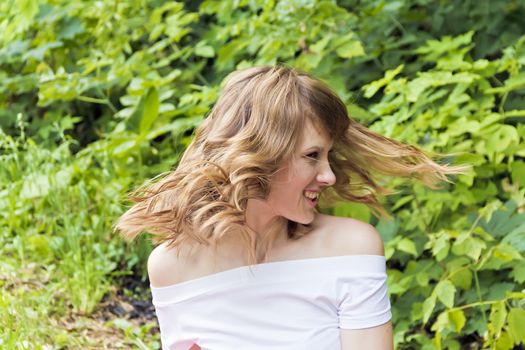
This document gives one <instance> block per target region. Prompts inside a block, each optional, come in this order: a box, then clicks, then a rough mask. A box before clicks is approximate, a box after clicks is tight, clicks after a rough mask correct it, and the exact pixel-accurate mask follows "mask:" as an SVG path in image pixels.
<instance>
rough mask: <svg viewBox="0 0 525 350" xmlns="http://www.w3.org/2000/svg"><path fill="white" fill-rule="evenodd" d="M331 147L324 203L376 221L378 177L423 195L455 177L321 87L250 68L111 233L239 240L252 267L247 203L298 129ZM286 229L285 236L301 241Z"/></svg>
mask: <svg viewBox="0 0 525 350" xmlns="http://www.w3.org/2000/svg"><path fill="white" fill-rule="evenodd" d="M307 121H312V122H314V124H315V125H317V126H321V127H322V128H324V130H325V131H326V132H327V133H328V135H329V136H330V138H331V139H332V140H333V142H334V145H333V151H332V152H331V154H330V159H329V160H330V163H331V167H332V169H333V171H334V174H335V175H336V183H335V185H334V186H333V187H332V188H331V189H330V190H329V191H325V192H326V193H325V194H324V196H323V200H330V201H333V200H341V199H342V200H348V201H354V202H359V203H364V204H366V205H368V206H370V207H371V208H372V210H373V211H374V212H375V213H376V214H379V215H384V214H385V211H384V210H383V208H382V207H381V205H380V203H379V201H378V199H379V197H380V196H381V195H384V194H388V193H389V190H387V189H386V188H384V187H383V186H381V185H380V184H379V183H378V180H377V179H378V176H382V175H387V176H403V177H414V178H417V179H419V180H421V181H423V182H424V183H425V184H426V185H428V186H430V187H436V186H437V184H439V183H440V182H442V181H448V180H447V177H446V175H447V174H455V173H458V172H461V171H462V170H463V168H462V167H451V166H447V165H439V164H437V163H436V162H434V161H433V160H432V159H430V158H429V156H427V155H426V154H425V153H424V152H422V151H421V150H419V149H418V148H416V147H414V146H410V145H405V144H402V143H400V142H397V141H395V140H392V139H389V138H387V137H384V136H381V135H379V134H377V133H375V132H373V131H371V130H369V129H367V128H366V127H364V126H362V125H360V124H359V123H357V122H355V121H354V120H352V119H351V118H350V117H349V116H348V113H347V110H346V106H345V104H344V103H343V102H342V101H341V99H340V98H339V97H338V96H337V95H336V94H335V93H334V92H333V91H332V90H331V89H330V88H329V87H328V86H327V85H325V84H324V83H322V82H321V81H319V80H317V79H315V78H313V77H311V76H310V75H308V74H306V73H304V72H299V71H297V70H295V69H291V68H288V67H283V66H277V67H255V68H249V69H245V70H241V71H237V72H234V73H232V74H231V75H230V76H229V77H228V79H227V82H226V84H225V86H224V88H223V91H222V94H221V96H220V97H219V99H218V101H217V103H216V104H215V106H214V107H213V109H212V110H211V112H210V114H209V116H208V117H207V118H206V119H205V120H204V121H203V123H202V124H201V125H200V127H199V128H198V129H197V131H196V135H195V138H194V139H193V141H192V143H191V144H190V145H189V147H188V148H187V149H186V151H185V153H184V155H183V157H182V158H181V160H180V162H179V165H178V167H177V168H176V169H175V170H173V171H171V172H169V173H167V174H166V175H164V176H162V177H161V178H160V179H157V180H156V181H154V182H153V183H152V184H147V185H146V186H143V187H142V188H139V189H138V190H137V191H135V192H134V193H133V194H132V196H131V198H132V200H133V201H134V202H135V203H136V204H135V205H133V206H132V207H131V208H130V209H129V210H128V211H127V212H126V213H125V214H124V215H122V217H121V218H120V219H119V220H118V223H117V224H116V229H117V230H119V231H120V232H121V233H122V234H123V235H124V236H126V237H128V238H134V237H135V236H137V235H138V234H139V233H141V232H150V233H152V234H154V235H155V236H154V240H155V241H157V242H168V243H169V244H170V245H173V246H177V245H180V244H182V243H183V242H188V241H191V242H198V243H201V244H210V243H216V242H218V241H219V240H220V239H221V238H222V237H224V236H225V235H227V234H229V233H230V232H234V231H235V232H239V233H240V234H241V236H242V237H243V238H244V240H245V242H247V245H248V250H249V252H250V254H249V255H250V257H251V258H252V260H253V258H254V257H255V246H256V240H257V237H256V235H255V234H254V232H253V231H251V230H250V229H248V228H247V226H246V223H245V210H246V205H247V201H248V199H250V198H257V199H264V198H266V196H267V195H268V193H269V190H270V184H271V180H272V176H273V174H274V173H275V172H276V171H277V170H278V169H279V167H280V166H281V164H283V162H284V161H285V160H287V159H289V158H290V157H291V156H292V154H293V152H294V150H295V149H296V148H297V146H298V141H299V140H300V137H301V135H302V130H303V129H304V126H305V123H306V122H307ZM307 232H308V229H307V227H305V226H304V225H299V224H296V223H293V222H289V224H288V235H289V237H290V238H297V237H300V236H302V235H304V234H307Z"/></svg>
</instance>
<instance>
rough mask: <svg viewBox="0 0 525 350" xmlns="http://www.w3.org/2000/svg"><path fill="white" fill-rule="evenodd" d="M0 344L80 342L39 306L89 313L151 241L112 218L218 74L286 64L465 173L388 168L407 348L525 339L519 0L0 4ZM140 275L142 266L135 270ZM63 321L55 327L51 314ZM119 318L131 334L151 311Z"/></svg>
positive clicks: (386, 229) (200, 112) (394, 272)
mask: <svg viewBox="0 0 525 350" xmlns="http://www.w3.org/2000/svg"><path fill="white" fill-rule="evenodd" d="M0 13H2V18H3V20H2V21H0V78H1V79H0V128H1V129H2V130H3V131H2V132H1V133H0V209H2V210H1V211H0V227H1V228H2V229H1V231H0V243H1V244H0V247H1V248H0V253H1V254H2V256H3V259H2V262H1V263H0V285H1V286H2V294H1V295H0V310H2V311H6V312H1V313H0V315H2V316H0V326H1V327H0V329H2V331H0V345H2V347H5V348H28V349H33V348H35V349H38V348H44V347H45V346H46V345H48V346H49V347H51V346H54V347H56V348H61V347H67V346H71V345H73V346H78V347H82V346H84V347H85V346H89V342H88V341H87V340H85V341H83V340H79V339H80V337H78V336H77V337H75V336H73V335H71V334H69V333H68V332H67V331H66V330H65V328H64V327H62V328H61V327H52V326H42V325H43V324H47V320H48V319H51V320H54V321H53V322H55V323H56V320H57V319H60V318H62V317H69V316H70V315H75V316H78V315H89V314H90V313H92V312H93V311H94V310H96V309H97V307H98V305H99V302H100V301H101V300H102V298H103V296H104V295H107V293H108V291H109V288H110V286H111V284H112V283H114V280H113V279H112V277H114V276H116V275H118V274H119V272H118V271H121V272H122V271H124V272H123V273H132V271H133V272H135V273H137V275H138V276H140V277H142V278H144V277H145V273H144V266H145V259H146V256H147V254H148V252H149V249H150V245H149V243H148V242H147V241H144V240H140V241H138V242H137V243H134V244H132V245H128V244H126V243H124V242H123V241H121V240H119V239H118V238H117V237H114V235H113V234H112V225H113V223H114V221H115V219H116V218H117V217H118V216H119V214H120V213H122V211H123V210H124V208H123V207H122V205H121V199H122V198H123V197H124V195H125V193H126V192H127V191H129V190H131V189H132V188H134V187H136V186H137V185H138V184H140V183H142V182H143V181H144V179H147V178H150V177H152V176H154V175H157V174H159V173H161V172H164V171H166V170H169V168H170V167H171V166H174V165H176V163H177V161H178V159H179V157H180V155H181V153H182V152H183V150H184V148H185V147H186V146H187V144H188V142H189V141H190V139H191V132H192V130H193V129H194V127H195V126H196V125H198V124H199V123H200V121H201V120H202V118H203V117H204V116H205V114H206V113H207V111H208V110H209V108H210V106H211V105H212V104H213V103H214V101H215V100H216V98H217V94H218V91H219V89H220V83H221V81H222V80H223V78H224V77H225V76H226V74H228V73H229V72H230V71H232V70H233V69H236V68H241V67H246V66H251V65H254V64H275V63H284V64H288V65H291V66H294V67H298V68H302V69H304V70H306V71H309V72H312V73H313V74H315V75H317V76H319V77H321V78H323V79H325V80H326V81H327V82H328V83H329V84H330V85H331V86H333V87H334V88H335V90H336V91H337V92H338V93H339V94H340V95H341V96H342V98H343V100H344V101H345V103H346V104H347V106H348V110H349V111H350V113H351V115H352V116H353V117H354V118H356V119H358V120H359V121H361V122H362V123H364V124H365V125H367V126H369V127H370V128H372V129H373V130H376V131H378V132H380V133H382V134H384V135H386V136H390V137H393V138H395V139H399V140H401V141H404V142H407V143H410V144H414V145H419V146H420V147H422V148H423V149H425V150H427V151H428V152H431V153H438V154H449V155H450V156H449V157H448V158H445V159H444V161H445V162H451V163H455V164H469V165H471V169H470V170H468V171H467V172H466V174H464V175H460V176H457V177H455V178H453V179H452V180H453V183H451V184H444V185H443V187H442V188H441V189H439V190H437V191H431V190H428V189H426V188H424V187H423V186H422V185H421V184H418V183H406V182H401V181H398V180H393V181H392V185H402V186H401V187H400V188H401V190H400V191H399V192H398V193H397V194H395V195H393V196H391V197H389V198H387V199H385V205H386V206H387V208H388V209H389V210H390V211H391V212H392V214H393V217H394V218H395V219H392V220H385V219H381V220H378V219H377V218H374V217H372V215H371V212H370V210H369V209H368V208H366V207H363V206H362V205H359V204H355V203H348V204H341V205H339V206H337V207H336V208H333V210H332V211H333V213H335V214H337V215H348V216H353V217H356V218H359V219H361V220H365V221H369V222H371V223H373V224H375V225H376V227H377V228H378V230H379V231H380V233H381V234H382V236H383V238H384V240H385V254H386V256H387V258H388V264H389V265H388V266H389V268H388V275H389V290H390V293H391V299H392V306H393V314H394V325H395V332H394V333H395V335H394V338H395V343H396V346H397V348H399V349H441V348H450V349H460V348H466V347H468V345H467V344H468V343H470V342H477V343H478V344H477V345H473V346H477V348H480V347H482V348H484V349H512V348H513V347H516V346H519V344H522V345H525V339H524V336H525V332H524V331H523V324H524V322H525V320H524V318H525V311H524V310H525V309H524V308H525V305H524V300H525V294H524V293H523V290H524V287H525V267H524V266H525V264H524V263H523V256H524V254H525V243H524V242H525V239H524V238H525V224H524V222H525V213H524V212H523V209H524V205H525V187H524V186H525V159H524V158H525V142H524V141H525V140H524V139H525V126H524V124H523V121H524V118H525V102H524V101H525V96H524V94H525V69H524V65H525V37H524V36H523V34H524V33H523V28H525V5H524V4H523V3H522V2H521V1H517V0H516V1H507V0H491V1H489V0H482V1H476V2H465V1H449V2H431V1H423V0H399V1H382V0H372V1H365V2H361V1H353V0H345V1H338V2H335V1H321V0H315V1H301V0H289V1H262V0H238V1H201V2H195V1H191V2H190V1H188V2H174V1H170V2H167V1H161V0H145V1H141V2H134V1H116V0H107V1H92V0H89V1H83V2H70V1H65V0H54V1H46V0H24V1H15V0H8V1H5V2H3V3H1V4H0ZM140 277H139V278H140ZM56 324H58V323H56ZM107 327H110V328H113V329H115V330H120V331H121V332H122V333H123V336H126V337H127V338H129V339H131V341H132V342H133V344H134V345H135V346H136V347H139V348H147V347H148V346H151V347H152V348H156V347H158V341H157V340H156V339H157V338H155V337H152V339H151V341H150V340H148V339H147V338H148V335H149V334H150V328H151V325H146V326H145V327H144V328H140V329H139V328H136V327H135V326H133V325H131V324H130V323H129V322H128V321H126V320H124V319H117V320H115V321H112V322H109V323H108V324H107Z"/></svg>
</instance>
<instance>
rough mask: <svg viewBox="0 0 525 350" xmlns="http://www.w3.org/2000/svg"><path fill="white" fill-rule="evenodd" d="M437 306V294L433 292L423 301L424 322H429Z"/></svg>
mask: <svg viewBox="0 0 525 350" xmlns="http://www.w3.org/2000/svg"><path fill="white" fill-rule="evenodd" d="M435 306H436V294H435V293H432V294H431V295H430V297H428V298H427V299H425V301H424V302H423V323H427V322H428V320H429V319H430V316H431V315H432V311H433V310H434V307H435Z"/></svg>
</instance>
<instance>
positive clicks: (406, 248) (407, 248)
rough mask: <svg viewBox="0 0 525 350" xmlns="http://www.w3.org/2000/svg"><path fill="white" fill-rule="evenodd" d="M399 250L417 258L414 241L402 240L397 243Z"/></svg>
mask: <svg viewBox="0 0 525 350" xmlns="http://www.w3.org/2000/svg"><path fill="white" fill-rule="evenodd" d="M397 249H398V250H401V251H403V252H405V253H408V254H412V255H413V256H416V257H417V249H416V245H415V244H414V241H412V240H411V239H410V238H406V237H405V238H403V239H402V240H400V241H399V242H398V243H397Z"/></svg>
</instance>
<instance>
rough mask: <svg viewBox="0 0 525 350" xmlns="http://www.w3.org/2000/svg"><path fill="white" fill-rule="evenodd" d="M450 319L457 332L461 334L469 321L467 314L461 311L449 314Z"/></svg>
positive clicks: (452, 311)
mask: <svg viewBox="0 0 525 350" xmlns="http://www.w3.org/2000/svg"><path fill="white" fill-rule="evenodd" d="M448 317H449V319H450V320H451V321H452V323H453V324H454V326H455V327H456V332H458V333H459V332H460V331H461V330H462V329H463V326H465V322H466V321H467V319H466V318H465V313H464V312H463V310H461V309H456V310H451V311H449V313H448Z"/></svg>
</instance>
